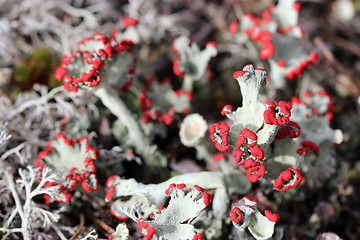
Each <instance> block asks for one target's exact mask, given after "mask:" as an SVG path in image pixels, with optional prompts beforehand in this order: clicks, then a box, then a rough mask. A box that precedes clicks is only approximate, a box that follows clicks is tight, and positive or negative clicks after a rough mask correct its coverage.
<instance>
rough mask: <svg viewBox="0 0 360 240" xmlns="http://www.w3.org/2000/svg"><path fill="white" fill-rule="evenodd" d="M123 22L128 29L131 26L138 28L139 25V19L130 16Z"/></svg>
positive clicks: (123, 19) (124, 18)
mask: <svg viewBox="0 0 360 240" xmlns="http://www.w3.org/2000/svg"><path fill="white" fill-rule="evenodd" d="M121 20H122V22H123V24H124V26H125V27H126V28H128V27H130V26H136V25H138V23H139V20H138V19H136V18H132V17H129V16H125V17H123V18H122V19H121Z"/></svg>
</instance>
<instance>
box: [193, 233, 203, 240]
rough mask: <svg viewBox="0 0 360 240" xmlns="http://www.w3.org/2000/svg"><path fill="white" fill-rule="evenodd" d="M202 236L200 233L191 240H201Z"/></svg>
mask: <svg viewBox="0 0 360 240" xmlns="http://www.w3.org/2000/svg"><path fill="white" fill-rule="evenodd" d="M202 239H203V236H202V234H201V233H198V234H195V235H194V237H193V239H192V240H202Z"/></svg>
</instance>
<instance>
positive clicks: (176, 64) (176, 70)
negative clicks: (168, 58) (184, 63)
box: [173, 59, 185, 77]
mask: <svg viewBox="0 0 360 240" xmlns="http://www.w3.org/2000/svg"><path fill="white" fill-rule="evenodd" d="M173 71H174V74H175V75H176V76H178V77H184V76H185V73H184V72H182V71H181V70H180V69H179V59H175V60H174V61H173Z"/></svg>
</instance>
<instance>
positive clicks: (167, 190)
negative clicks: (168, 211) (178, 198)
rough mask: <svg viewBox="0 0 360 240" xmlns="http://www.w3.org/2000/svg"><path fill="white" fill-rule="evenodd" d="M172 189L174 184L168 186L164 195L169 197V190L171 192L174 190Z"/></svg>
mask: <svg viewBox="0 0 360 240" xmlns="http://www.w3.org/2000/svg"><path fill="white" fill-rule="evenodd" d="M174 187H176V184H175V183H172V184H170V186H169V187H168V188H167V189H166V190H165V194H166V195H169V193H170V190H171V189H172V188H174Z"/></svg>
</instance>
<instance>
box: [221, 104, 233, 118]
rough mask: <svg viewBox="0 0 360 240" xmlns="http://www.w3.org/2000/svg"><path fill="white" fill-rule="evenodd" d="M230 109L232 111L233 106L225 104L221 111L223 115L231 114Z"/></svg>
mask: <svg viewBox="0 0 360 240" xmlns="http://www.w3.org/2000/svg"><path fill="white" fill-rule="evenodd" d="M229 111H232V106H231V105H225V106H224V107H223V109H222V111H221V115H223V116H224V115H226V114H229Z"/></svg>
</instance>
